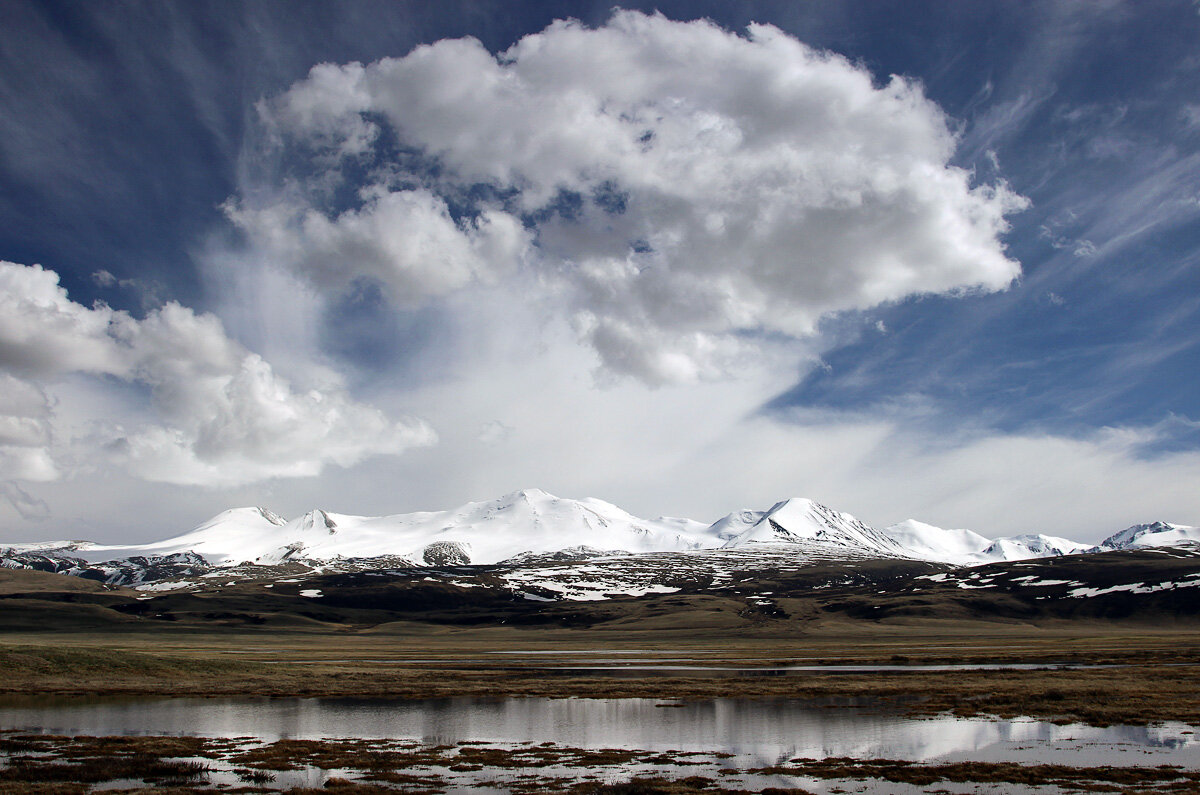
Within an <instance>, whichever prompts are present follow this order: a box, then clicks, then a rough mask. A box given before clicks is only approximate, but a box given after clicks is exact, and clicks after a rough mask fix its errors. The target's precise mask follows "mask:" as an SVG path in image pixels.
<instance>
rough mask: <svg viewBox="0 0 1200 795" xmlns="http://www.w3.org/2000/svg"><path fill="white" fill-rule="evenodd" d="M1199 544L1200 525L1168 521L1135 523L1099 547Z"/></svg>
mask: <svg viewBox="0 0 1200 795" xmlns="http://www.w3.org/2000/svg"><path fill="white" fill-rule="evenodd" d="M1185 544H1200V527H1190V526H1188V525H1183V524H1171V523H1170V522H1150V523H1148V524H1135V525H1134V526H1133V527H1127V528H1125V529H1124V530H1122V531H1121V532H1119V533H1117V534H1115V535H1111V536H1109V537H1108V538H1106V539H1104V540H1103V541H1101V542H1100V546H1099V549H1102V550H1107V549H1130V548H1132V547H1174V546H1180V545H1185Z"/></svg>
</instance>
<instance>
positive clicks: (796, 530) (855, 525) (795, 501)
mask: <svg viewBox="0 0 1200 795" xmlns="http://www.w3.org/2000/svg"><path fill="white" fill-rule="evenodd" d="M763 543H767V544H807V543H820V544H826V545H834V546H842V547H846V548H849V549H855V550H860V551H861V550H868V551H872V552H876V553H878V554H880V555H883V556H904V557H907V554H906V550H905V549H904V548H903V547H901V546H900V545H899V544H897V543H896V542H895V541H893V540H892V539H891V538H889V537H887V536H886V535H884V534H883V533H881V532H879V531H878V530H876V529H875V528H873V527H870V526H868V525H865V524H863V523H862V522H860V521H859V520H858V519H855V518H854V517H853V516H851V515H850V514H848V513H842V512H840V511H835V510H833V509H832V508H828V507H826V506H824V505H821V504H820V503H819V502H815V501H813V500H810V499H808V498H806V497H793V498H792V499H789V500H784V501H783V502H778V503H775V505H774V506H772V508H771V510H769V511H767V512H766V514H765V515H763V517H762V518H761V519H759V520H758V521H757V522H755V523H754V524H753V525H751V526H750V527H748V528H746V529H745V530H743V531H742V532H741V533H739V534H738V535H737V536H735V537H733V538H731V539H729V541H727V542H725V545H724V546H725V547H726V548H737V547H741V546H745V545H746V544H763Z"/></svg>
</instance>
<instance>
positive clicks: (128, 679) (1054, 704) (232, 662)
mask: <svg viewBox="0 0 1200 795" xmlns="http://www.w3.org/2000/svg"><path fill="white" fill-rule="evenodd" d="M863 623H864V622H829V623H827V624H824V625H820V626H809V627H808V628H807V631H806V632H805V634H803V635H802V636H788V635H786V634H782V635H781V634H775V633H773V632H768V631H766V630H765V629H761V628H760V629H758V630H755V631H746V632H744V633H742V634H737V635H727V636H723V637H720V638H715V637H711V636H706V635H703V634H696V633H691V632H688V631H686V630H680V631H676V632H664V631H662V630H661V629H658V628H656V629H654V630H651V631H646V632H644V633H639V632H637V631H631V630H629V629H628V628H626V629H623V630H622V631H619V632H606V631H604V630H602V629H599V628H591V629H583V630H571V629H561V628H545V627H542V628H505V627H474V628H465V629H464V628H450V629H448V628H445V627H434V626H428V625H420V624H412V625H398V624H393V625H390V626H388V627H387V628H386V631H385V630H381V629H378V628H377V629H375V630H372V631H366V632H364V631H354V630H345V631H341V632H315V631H273V630H264V629H260V630H255V631H246V630H241V631H234V630H225V631H211V630H209V631H204V630H198V629H183V628H174V627H155V628H153V631H148V630H143V631H127V632H119V631H111V630H110V631H107V632H104V633H46V632H36V633H30V632H25V633H13V632H10V633H6V634H5V635H3V636H0V669H2V670H4V672H5V675H4V677H3V678H2V679H0V692H3V693H8V694H12V695H19V694H39V695H48V694H60V695H85V694H90V695H118V694H119V695H158V696H162V695H191V696H354V697H385V698H435V697H445V696H455V695H488V696H497V695H514V696H547V697H570V696H576V697H608V698H613V697H616V698H637V697H644V698H660V699H663V698H666V699H706V698H716V697H722V696H739V697H752V698H797V699H813V700H820V701H831V702H838V701H843V702H845V701H847V700H852V701H854V702H858V703H863V702H866V703H879V704H881V705H887V704H892V705H899V706H902V707H903V708H904V709H906V710H909V711H913V712H917V713H936V712H942V711H953V712H956V713H958V714H962V715H975V714H995V715H1000V716H1015V715H1028V716H1031V717H1039V718H1049V719H1052V720H1060V721H1084V722H1088V723H1094V724H1108V723H1146V722H1152V721H1162V720H1180V721H1185V722H1191V723H1200V698H1197V697H1196V693H1200V627H1195V626H1186V625H1177V626H1166V625H1164V626H1158V627H1145V626H1141V625H1136V626H1135V625H1128V624H1120V623H1115V622H1095V623H1092V624H1089V625H1086V626H1081V625H1080V622H1062V623H1061V624H1060V625H1046V626H1031V625H1019V624H991V625H988V624H981V623H980V622H905V623H896V624H885V623H878V624H872V625H870V626H864V625H863ZM955 663H973V664H994V663H1068V664H1074V665H1082V666H1093V667H1081V668H1070V669H1063V670H974V671H972V670H946V671H929V670H921V669H919V668H915V667H914V666H921V665H929V664H955ZM598 664H604V665H608V666H611V668H612V670H607V671H603V672H598V671H587V670H583V669H584V668H586V667H587V666H595V665H598ZM661 664H669V665H672V666H689V668H688V669H686V670H679V669H663V668H660V669H658V670H653V669H651V670H643V669H642V666H656V665H661ZM867 664H886V665H889V666H895V667H894V668H891V669H889V670H887V671H883V672H869V671H868V672H836V673H832V672H806V673H789V674H788V675H765V673H764V671H763V669H767V668H774V667H779V666H788V665H867ZM630 666H637V667H634V668H630ZM706 669H707V670H706ZM712 669H741V670H712Z"/></svg>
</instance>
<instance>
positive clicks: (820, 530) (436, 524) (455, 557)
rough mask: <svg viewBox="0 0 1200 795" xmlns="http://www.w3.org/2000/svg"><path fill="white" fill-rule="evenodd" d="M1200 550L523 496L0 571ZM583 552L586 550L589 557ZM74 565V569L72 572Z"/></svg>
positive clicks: (1184, 529) (805, 512) (41, 551)
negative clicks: (125, 565)
mask: <svg viewBox="0 0 1200 795" xmlns="http://www.w3.org/2000/svg"><path fill="white" fill-rule="evenodd" d="M1193 544H1196V545H1200V529H1198V528H1195V527H1191V526H1188V525H1178V524H1171V523H1168V522H1161V521H1159V522H1151V523H1146V524H1139V525H1134V526H1132V527H1129V528H1126V529H1125V530H1122V531H1120V532H1118V533H1115V534H1113V535H1111V536H1109V537H1108V538H1107V539H1105V541H1103V542H1101V543H1100V544H1098V545H1089V544H1084V543H1080V542H1075V541H1072V540H1070V539H1065V538H1059V537H1056V536H1049V535H1044V534H1035V533H1025V534H1020V535H1016V536H1008V537H1003V538H997V539H989V538H986V537H985V536H982V535H980V534H978V533H975V532H973V531H971V530H964V529H951V530H947V529H943V528H940V527H936V526H934V525H929V524H925V523H922V522H918V521H916V520H911V519H909V520H905V521H904V522H900V523H897V524H895V525H891V526H889V527H887V528H885V529H883V530H879V529H876V528H874V527H871V526H870V525H867V524H865V523H863V522H861V521H859V520H858V519H856V518H855V517H854V516H852V515H851V514H848V513H843V512H840V511H836V510H834V509H832V508H829V507H827V506H825V505H822V504H821V503H818V502H816V501H814V500H811V499H809V498H804V497H794V498H790V499H786V500H781V501H779V502H777V503H775V504H774V505H773V506H772V507H771V508H770V509H768V510H766V511H759V510H754V509H749V508H747V509H742V510H740V511H734V512H732V513H730V514H728V515H726V516H724V517H721V518H720V519H718V520H716V521H715V522H713V523H711V524H708V525H706V524H704V523H702V522H697V521H694V520H690V519H682V518H674V517H659V518H657V519H641V518H639V517H636V516H633V515H632V514H629V513H628V512H626V511H624V510H623V509H621V508H619V507H617V506H615V505H613V504H611V503H608V502H605V501H603V500H600V499H596V498H585V499H582V500H573V499H564V498H560V497H556V496H554V495H552V494H549V493H548V492H546V491H543V490H541V489H522V490H520V491H515V492H511V493H509V494H506V495H503V496H501V497H499V498H496V499H492V500H483V501H475V502H468V503H466V504H464V505H461V506H459V507H457V508H452V509H450V510H445V511H421V512H414V513H407V514H393V515H389V516H377V517H372V516H357V515H351V514H338V513H333V512H329V511H325V510H322V509H313V510H311V511H308V512H306V513H304V514H302V515H301V516H299V517H297V518H294V519H292V520H290V521H289V520H286V519H284V518H283V517H281V516H279V515H278V514H276V513H274V512H272V511H270V510H268V509H266V508H262V507H246V508H232V509H228V510H226V511H222V512H221V513H219V514H217V515H216V516H214V517H212V518H211V519H209V520H208V521H206V522H203V523H201V524H200V525H198V526H197V527H196V528H195V529H193V530H191V531H188V532H186V533H183V534H181V535H177V536H173V537H171V538H168V539H165V540H163V541H159V542H152V543H148V544H137V545H127V546H121V545H105V544H96V543H94V542H86V541H70V542H35V543H31V544H2V543H0V552H4V550H7V553H6V554H0V565H6V566H9V567H18V566H20V565H22V562H21V560H20V559H19V558H20V557H21V556H22V555H25V556H37V557H39V558H45V559H53V558H59V559H63V560H72V561H81V562H83V563H86V564H99V563H110V562H111V563H116V562H119V561H128V560H130V559H132V558H138V559H139V560H141V559H145V560H147V561H149V564H148V565H152V566H153V565H166V564H171V565H185V564H189V565H190V564H191V563H192V562H194V560H195V559H194V558H193V557H191V556H198V557H199V558H200V560H202V561H204V562H206V564H208V565H215V566H234V565H238V564H242V563H249V564H253V565H268V566H269V565H281V564H284V563H286V562H288V561H292V560H309V561H317V562H321V561H335V560H348V559H354V560H363V559H368V560H369V559H372V558H381V559H382V558H386V559H388V560H390V561H408V562H411V564H412V565H414V566H421V565H428V566H432V565H464V564H485V565H490V564H495V563H500V562H502V561H507V560H512V559H520V558H522V557H525V558H542V557H547V556H548V559H552V558H553V556H555V555H557V554H558V553H564V554H563V555H562V556H560V557H561V558H580V557H582V558H587V557H594V556H596V555H597V554H603V555H610V556H611V555H617V554H631V553H632V554H639V553H650V552H655V553H662V552H700V551H711V550H726V551H731V552H736V551H739V550H741V551H748V550H754V549H764V548H771V549H775V550H777V551H782V552H791V553H794V554H795V555H796V556H797V557H799V558H803V557H805V556H812V555H816V556H818V557H828V556H829V555H831V554H834V555H836V554H837V553H838V551H842V552H844V553H846V554H847V555H851V556H854V557H864V556H865V557H881V558H907V559H914V560H924V561H933V562H940V563H950V564H954V565H966V566H971V565H982V564H986V563H991V562H998V561H1010V560H1025V559H1031V558H1040V557H1053V556H1060V555H1069V554H1083V553H1089V552H1101V551H1111V550H1115V549H1125V548H1146V547H1154V546H1180V545H1184V546H1188V545H1193ZM585 550H586V552H584V551H585ZM68 568H69V567H68Z"/></svg>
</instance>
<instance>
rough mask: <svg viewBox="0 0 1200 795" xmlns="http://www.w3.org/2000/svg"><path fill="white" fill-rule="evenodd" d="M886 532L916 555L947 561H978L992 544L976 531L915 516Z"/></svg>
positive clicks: (925, 558) (885, 531)
mask: <svg viewBox="0 0 1200 795" xmlns="http://www.w3.org/2000/svg"><path fill="white" fill-rule="evenodd" d="M883 532H884V533H885V534H886V535H887V536H888V537H890V538H891V539H892V540H894V541H895V542H896V543H898V544H900V546H902V547H904V548H905V549H907V550H908V551H909V552H911V553H912V554H913V556H914V557H918V558H922V559H924V560H936V561H941V562H944V563H976V562H978V561H979V559H980V558H979V556H980V554H981V553H982V552H983V550H985V549H987V547H988V545H989V544H991V543H992V540H991V539H990V538H986V537H984V536H981V535H980V534H979V533H976V532H974V531H972V530H947V529H944V528H941V527H935V526H934V525H931V524H925V523H924V522H918V521H917V520H915V519H905V520H904V521H903V522H898V523H896V524H894V525H892V526H890V527H888V528H887V529H885V530H884V531H883Z"/></svg>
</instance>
